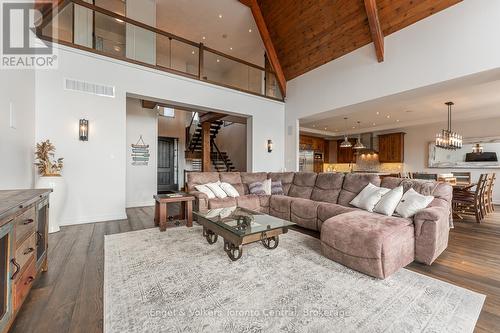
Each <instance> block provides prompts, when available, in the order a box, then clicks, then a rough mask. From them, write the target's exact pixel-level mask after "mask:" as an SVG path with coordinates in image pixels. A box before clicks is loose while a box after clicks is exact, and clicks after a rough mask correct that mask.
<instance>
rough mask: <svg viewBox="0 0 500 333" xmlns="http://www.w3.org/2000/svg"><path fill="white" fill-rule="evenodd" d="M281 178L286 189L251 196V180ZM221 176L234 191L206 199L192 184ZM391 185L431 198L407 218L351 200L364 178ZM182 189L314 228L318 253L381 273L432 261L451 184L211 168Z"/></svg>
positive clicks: (202, 203)
mask: <svg viewBox="0 0 500 333" xmlns="http://www.w3.org/2000/svg"><path fill="white" fill-rule="evenodd" d="M266 179H272V180H273V181H278V180H280V181H281V182H282V184H283V190H284V193H285V195H260V196H257V195H252V194H249V187H248V186H249V185H250V184H252V183H254V182H262V181H264V180H266ZM217 181H221V182H226V183H229V184H232V185H233V186H234V188H235V189H237V191H238V193H239V194H240V196H239V197H236V198H229V197H228V198H224V199H219V198H215V199H208V197H207V196H206V195H205V194H203V193H201V192H198V191H196V189H195V186H196V185H201V184H206V183H213V182H217ZM368 183H372V184H373V185H376V186H382V187H386V188H389V189H393V188H395V187H397V186H400V185H402V186H403V188H404V191H407V190H408V189H410V188H413V189H414V190H416V191H417V192H419V193H420V194H423V195H432V196H434V200H433V201H432V202H431V204H430V205H429V206H428V207H427V208H425V209H423V210H421V211H419V212H418V213H417V214H416V215H415V216H414V217H413V218H411V219H410V218H401V217H396V216H385V215H380V214H377V213H370V212H367V211H363V210H360V209H357V208H354V207H351V206H350V205H349V202H350V201H351V200H352V199H353V198H354V197H356V195H357V194H358V193H359V192H361V190H362V189H363V188H364V187H365V186H366V185H367V184H368ZM186 187H187V191H188V192H189V193H190V194H192V195H193V196H195V197H196V201H195V209H197V210H201V211H203V210H207V209H214V208H222V207H232V206H239V207H244V208H248V209H251V210H258V211H261V212H264V213H266V214H270V215H272V216H276V217H279V218H282V219H286V220H289V221H292V222H295V223H297V224H298V225H299V226H301V227H304V228H307V229H311V230H317V231H319V232H320V238H321V247H322V251H323V254H324V255H325V256H326V257H328V258H330V259H332V260H334V261H336V262H339V263H341V264H343V265H345V266H347V267H350V268H352V269H355V270H357V271H360V272H362V273H365V274H368V275H370V276H373V277H377V278H381V279H385V278H387V277H388V276H390V275H391V274H393V273H394V272H396V271H397V270H398V269H400V268H401V267H404V266H406V265H408V264H409V263H411V262H413V261H417V262H420V263H424V264H427V265H430V264H432V263H433V262H434V260H435V259H436V258H437V257H438V256H439V255H440V254H441V253H442V252H443V251H444V250H445V249H446V247H447V246H448V236H449V229H450V226H451V214H450V210H451V208H450V207H451V199H452V193H453V191H452V187H451V186H450V185H448V184H444V183H438V182H434V181H423V180H411V179H401V178H394V177H387V178H384V179H382V180H381V179H380V177H379V176H378V175H374V174H358V173H353V174H345V175H344V174H343V173H320V174H316V173H303V172H296V173H295V172H284V173H266V172H257V173H245V172H242V173H239V172H230V173H217V172H206V173H201V172H191V173H188V175H187V184H186Z"/></svg>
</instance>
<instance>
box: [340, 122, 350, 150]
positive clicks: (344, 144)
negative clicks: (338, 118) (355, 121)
mask: <svg viewBox="0 0 500 333" xmlns="http://www.w3.org/2000/svg"><path fill="white" fill-rule="evenodd" d="M347 119H348V118H347V117H346V118H344V121H345V135H344V141H342V143H340V148H351V147H352V143H351V142H350V141H349V138H348V137H347Z"/></svg>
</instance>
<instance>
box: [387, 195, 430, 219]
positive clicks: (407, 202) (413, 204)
mask: <svg viewBox="0 0 500 333" xmlns="http://www.w3.org/2000/svg"><path fill="white" fill-rule="evenodd" d="M433 200H434V197H433V196H432V195H422V194H420V193H418V192H417V191H415V190H414V189H412V188H411V189H409V190H408V191H406V193H405V194H404V195H403V197H402V198H401V201H400V202H399V204H398V206H397V207H396V213H398V214H399V215H400V216H402V217H413V215H415V214H416V213H418V212H419V211H421V210H422V209H424V208H425V207H427V206H428V205H429V204H430V203H431V202H432V201H433Z"/></svg>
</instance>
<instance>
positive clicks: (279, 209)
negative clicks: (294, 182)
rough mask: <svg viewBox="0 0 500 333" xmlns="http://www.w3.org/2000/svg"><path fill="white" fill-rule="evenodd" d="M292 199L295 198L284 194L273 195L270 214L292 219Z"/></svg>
mask: <svg viewBox="0 0 500 333" xmlns="http://www.w3.org/2000/svg"><path fill="white" fill-rule="evenodd" d="M292 199H293V198H291V197H287V196H284V195H273V196H271V200H270V204H269V214H270V215H272V216H275V217H278V218H280V219H284V220H287V221H290V208H291V204H292Z"/></svg>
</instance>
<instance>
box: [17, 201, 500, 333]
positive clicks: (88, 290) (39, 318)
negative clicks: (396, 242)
mask: <svg viewBox="0 0 500 333" xmlns="http://www.w3.org/2000/svg"><path fill="white" fill-rule="evenodd" d="M127 215H128V219H127V220H120V221H111V222H103V223H93V224H83V225H78V226H71V227H63V228H61V232H59V233H56V234H51V235H50V238H49V271H48V272H47V273H45V274H44V275H43V276H42V277H41V278H40V279H39V280H38V281H37V282H36V284H35V285H34V287H33V290H32V291H31V293H30V295H29V296H28V299H27V300H26V302H25V304H24V305H23V308H22V309H21V312H20V313H19V315H18V317H17V319H16V322H15V323H14V325H13V327H12V329H11V331H10V332H11V333H27V332H30V333H31V332H35V333H36V332H57V333H62V332H86V333H92V332H102V327H103V304H102V295H103V273H104V272H103V269H104V262H103V261H104V235H110V234H115V233H122V232H128V231H135V230H141V229H145V228H152V227H154V225H153V207H145V208H134V209H128V210H127ZM171 227H173V226H171ZM167 232H168V230H167ZM308 233H309V234H312V235H313V236H317V234H314V233H311V232H308ZM408 268H409V269H411V270H413V271H416V272H420V273H423V274H426V275H429V276H432V277H435V278H438V279H441V280H444V281H447V282H450V283H453V284H456V285H459V286H462V287H465V288H468V289H471V290H474V291H477V292H480V293H483V294H486V295H487V298H486V303H485V305H484V307H483V311H482V313H481V316H480V317H479V321H478V324H477V326H476V332H492V333H493V332H499V330H500V209H499V210H498V212H497V213H495V214H493V215H491V217H489V218H488V219H487V220H486V221H485V222H484V223H482V224H481V225H478V224H476V223H475V222H474V221H473V220H472V219H467V220H465V221H462V222H456V227H455V229H454V230H452V232H451V237H450V242H449V247H448V249H447V250H446V251H445V252H444V253H443V254H442V255H441V256H440V258H439V259H438V260H437V261H436V262H435V263H434V264H433V265H432V266H425V265H420V264H416V263H413V264H411V265H410V266H409V267H408Z"/></svg>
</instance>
